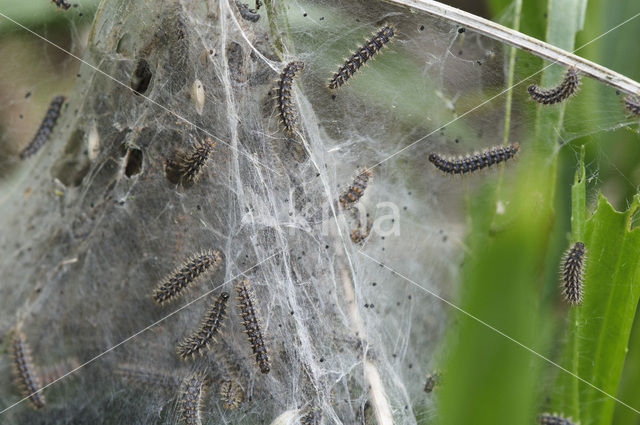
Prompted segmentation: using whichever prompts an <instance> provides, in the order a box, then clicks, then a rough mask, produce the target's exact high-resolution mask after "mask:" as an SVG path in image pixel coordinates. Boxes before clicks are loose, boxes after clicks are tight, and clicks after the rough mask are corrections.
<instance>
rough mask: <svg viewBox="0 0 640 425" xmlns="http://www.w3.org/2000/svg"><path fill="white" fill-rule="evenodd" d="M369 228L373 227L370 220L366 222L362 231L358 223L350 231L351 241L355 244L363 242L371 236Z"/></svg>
mask: <svg viewBox="0 0 640 425" xmlns="http://www.w3.org/2000/svg"><path fill="white" fill-rule="evenodd" d="M371 227H373V224H372V223H371V220H367V225H366V226H365V227H364V229H363V227H362V225H361V224H360V223H358V226H357V227H356V228H355V229H353V230H351V241H352V242H353V243H355V244H360V243H362V242H364V240H365V239H367V238H368V237H369V235H370V234H371Z"/></svg>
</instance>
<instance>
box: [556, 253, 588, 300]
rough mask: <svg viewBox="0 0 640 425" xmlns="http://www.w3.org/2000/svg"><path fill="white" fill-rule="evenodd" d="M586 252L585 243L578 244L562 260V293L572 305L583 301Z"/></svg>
mask: <svg viewBox="0 0 640 425" xmlns="http://www.w3.org/2000/svg"><path fill="white" fill-rule="evenodd" d="M585 256H586V250H585V247H584V243H582V242H576V243H575V244H573V246H572V247H571V248H569V249H568V250H567V251H566V252H565V254H564V256H563V259H562V269H561V270H560V274H561V277H562V291H563V293H564V296H565V298H566V299H567V301H568V302H569V303H570V304H578V303H579V302H580V301H582V270H583V269H584V263H585Z"/></svg>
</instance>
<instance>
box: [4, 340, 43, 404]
mask: <svg viewBox="0 0 640 425" xmlns="http://www.w3.org/2000/svg"><path fill="white" fill-rule="evenodd" d="M11 348H12V351H13V365H14V367H15V372H16V376H17V378H18V382H19V383H20V385H21V386H22V387H23V388H24V391H25V394H26V395H28V396H29V401H31V404H33V406H34V407H35V408H36V409H42V408H43V407H44V404H45V401H44V396H43V395H42V392H36V391H38V390H40V388H42V385H41V384H40V378H39V377H38V374H37V373H36V371H35V370H34V367H33V364H32V362H31V354H30V350H29V345H27V340H26V338H25V336H24V334H22V333H21V332H19V331H16V334H15V336H14V339H13V345H12V347H11Z"/></svg>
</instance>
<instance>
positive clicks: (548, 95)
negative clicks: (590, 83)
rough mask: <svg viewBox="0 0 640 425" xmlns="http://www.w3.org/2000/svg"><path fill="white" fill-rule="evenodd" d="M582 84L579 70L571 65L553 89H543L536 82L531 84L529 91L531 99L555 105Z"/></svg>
mask: <svg viewBox="0 0 640 425" xmlns="http://www.w3.org/2000/svg"><path fill="white" fill-rule="evenodd" d="M579 85H580V76H579V75H578V70H577V69H576V68H574V67H571V68H569V69H568V70H567V74H566V75H565V76H564V79H563V80H562V82H561V83H560V84H559V85H558V86H557V87H554V88H552V89H543V88H540V87H538V86H537V85H535V84H531V85H530V86H529V87H528V88H527V91H528V92H529V96H531V99H533V100H535V101H536V102H538V103H542V104H544V105H553V104H554V103H558V102H562V101H563V100H565V99H567V98H568V97H570V96H571V95H573V94H574V93H575V92H576V91H577V90H578V86H579Z"/></svg>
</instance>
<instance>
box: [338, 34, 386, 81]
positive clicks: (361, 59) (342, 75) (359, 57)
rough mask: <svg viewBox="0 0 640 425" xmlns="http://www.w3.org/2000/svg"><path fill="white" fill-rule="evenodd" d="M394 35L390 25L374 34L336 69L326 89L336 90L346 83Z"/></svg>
mask: <svg viewBox="0 0 640 425" xmlns="http://www.w3.org/2000/svg"><path fill="white" fill-rule="evenodd" d="M394 35H395V29H394V28H393V26H392V25H389V24H387V25H385V26H383V27H382V28H380V29H379V30H378V32H377V33H374V34H373V35H372V36H371V38H369V39H368V40H366V41H365V43H364V44H363V45H362V46H360V47H359V48H358V49H357V50H356V51H355V52H353V53H352V54H351V57H350V58H348V59H346V60H345V62H344V64H343V65H342V66H340V67H338V71H337V72H336V73H335V74H333V77H331V78H330V79H329V82H328V83H327V87H328V88H329V89H331V90H333V89H337V88H339V87H340V86H342V85H343V84H344V83H346V82H347V80H348V79H349V78H351V76H352V75H353V74H355V73H356V71H358V70H359V69H360V68H361V67H362V65H364V64H365V63H366V62H367V61H368V60H369V59H371V58H372V57H373V56H374V55H375V54H376V53H378V52H379V51H380V50H381V49H382V48H383V47H384V45H385V44H387V43H388V42H389V40H391V39H392V38H393V36H394Z"/></svg>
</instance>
